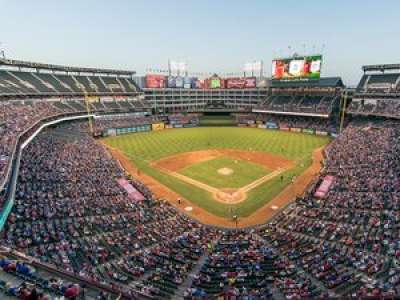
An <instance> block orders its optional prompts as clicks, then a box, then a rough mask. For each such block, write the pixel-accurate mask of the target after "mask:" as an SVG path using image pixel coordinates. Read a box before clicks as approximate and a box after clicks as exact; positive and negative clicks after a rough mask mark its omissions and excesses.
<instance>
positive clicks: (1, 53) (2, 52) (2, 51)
mask: <svg viewBox="0 0 400 300" xmlns="http://www.w3.org/2000/svg"><path fill="white" fill-rule="evenodd" d="M2 45H3V43H2V42H0V57H1V58H2V59H6V54H5V52H4V49H3V48H2Z"/></svg>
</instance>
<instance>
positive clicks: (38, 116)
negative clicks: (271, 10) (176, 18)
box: [0, 1, 400, 300]
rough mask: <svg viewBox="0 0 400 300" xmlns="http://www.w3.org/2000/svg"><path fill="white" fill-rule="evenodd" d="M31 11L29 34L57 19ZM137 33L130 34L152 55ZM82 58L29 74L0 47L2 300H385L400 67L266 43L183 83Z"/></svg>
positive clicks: (396, 182)
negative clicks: (226, 66)
mask: <svg viewBox="0 0 400 300" xmlns="http://www.w3.org/2000/svg"><path fill="white" fill-rule="evenodd" d="M73 2H74V1H73ZM100 2H101V1H100ZM156 2H157V1H156ZM283 2H285V1H283ZM121 3H122V2H121ZM35 5H39V6H40V7H41V11H40V15H42V16H44V19H43V20H42V21H43V22H47V21H46V20H47V17H48V14H50V12H51V11H55V10H56V8H55V7H50V4H48V6H47V7H46V9H45V7H44V6H42V4H35ZM62 5H63V6H64V5H66V6H65V7H64V8H66V7H70V5H71V4H65V3H63V4H62ZM102 5H103V3H102V4H101V6H102ZM121 5H122V7H124V8H125V10H126V12H123V11H122V10H121V11H120V14H121V15H120V16H121V17H122V16H123V15H126V14H128V8H132V7H131V5H133V4H131V3H130V4H128V3H124V4H121ZM146 5H150V4H146ZM159 5H161V6H163V5H165V4H163V3H159ZM171 5H172V4H171ZM218 5H219V4H218ZM232 5H233V6H234V4H232ZM260 5H261V4H260ZM262 5H264V4H262ZM271 5H272V4H271ZM279 5H281V4H279ZM282 5H283V4H282ZM305 5H306V6H308V5H309V4H305ZM323 5H327V4H321V7H317V8H316V7H314V8H315V9H322V6H323ZM5 7H8V9H9V12H10V14H12V13H13V11H16V10H17V8H18V11H20V7H19V6H18V4H10V3H9V4H5ZM32 7H36V6H32ZM104 7H106V5H104ZM122 7H121V8H120V9H122ZM146 7H147V6H146ZM102 8H103V6H102ZM225 8H226V6H225V5H224V9H223V10H221V14H220V17H221V18H222V17H223V15H224V16H225V17H224V18H228V19H225V20H226V21H230V22H233V20H231V17H229V16H228V17H227V16H226V15H225V14H224V13H223V12H224V11H225ZM32 9H34V8H32ZM93 9H94V10H96V11H97V10H98V9H100V8H97V7H96V8H93ZM135 9H136V11H135V13H136V14H138V15H140V14H145V12H147V9H144V8H143V6H142V4H139V3H138V4H137V6H135ZM185 9H187V8H185ZM299 9H300V8H299ZM32 11H33V10H32ZM35 11H36V10H35ZM46 11H47V13H48V14H47V13H45V12H46ZM85 11H86V10H82V12H79V13H82V14H83V13H85ZM160 11H161V10H160ZM246 11H247V8H246ZM64 13H65V14H66V15H68V13H69V12H68V11H65V12H64ZM75 13H77V12H75V10H74V13H73V14H75ZM97 13H98V15H96V16H98V17H99V18H100V17H101V16H103V15H102V14H100V13H99V12H98V11H97ZM103 13H104V11H103ZM107 13H108V14H110V15H113V16H114V17H115V18H117V16H119V15H118V14H117V12H116V11H111V10H110V11H109V12H107ZM198 13H199V14H201V13H202V10H199V12H198ZM208 13H209V11H207V14H208ZM253 13H256V12H255V11H254V12H253ZM73 14H72V13H71V14H70V15H69V16H70V17H71V18H75V17H73ZM93 15H95V12H93ZM0 16H1V13H0ZM346 16H347V15H346ZM346 16H344V18H347V17H346ZM191 17H192V18H193V20H194V21H193V22H196V21H195V20H196V18H195V14H193V15H191ZM350 17H352V14H350V15H349V20H350V19H351V18H350ZM29 18H30V17H29ZM60 18H61V19H62V18H63V16H62V15H61V16H60ZM160 18H162V15H160ZM232 18H233V17H232ZM388 18H389V17H388ZM328 19H329V18H328ZM4 20H5V21H4V22H5V23H7V22H8V21H7V20H8V19H7V17H6V16H4ZM10 20H11V19H10ZM51 20H52V21H51V22H54V19H51ZM346 20H347V19H346ZM388 20H391V19H390V18H389V19H388ZM388 20H386V21H387V22H389V21H388ZM211 21H212V18H211V17H210V22H211ZM264 21H265V20H264V19H262V18H261V19H259V20H255V19H251V22H253V23H252V24H255V25H260V26H261V25H262V24H263V25H265V24H266V23H264ZM0 22H2V21H0ZM10 22H11V21H10ZM21 22H25V21H24V20H21ZM87 22H91V20H90V21H89V20H87ZM116 22H117V24H119V22H128V21H127V20H126V19H124V18H121V19H119V20H117V21H116ZM129 22H131V21H129ZM169 22H170V25H171V24H173V20H171V19H169ZM327 22H328V21H327ZM393 22H394V21H393ZM10 24H11V23H10ZM13 24H14V23H13ZM43 24H44V23H43ZM134 24H136V23H134ZM231 24H232V26H233V24H234V23H231ZM70 25H71V28H70V30H71V32H74V34H80V32H81V31H82V32H86V31H85V30H86V29H84V25H83V24H82V25H72V24H70ZM97 25H98V26H99V28H97V29H93V30H94V31H93V34H97V32H99V33H100V34H101V35H103V33H104V34H105V33H106V32H109V30H110V28H111V27H112V28H114V26H119V25H116V24H108V25H107V24H100V23H98V24H97ZM392 25H393V26H394V24H392ZM16 26H17V25H16ZM35 26H36V25H35ZM35 26H33V27H32V29H31V30H32V32H33V31H34V30H35V29H34V28H36V27H35ZM60 26H61V25H60ZM76 26H77V27H76ZM107 26H110V28H108V29H107V28H106V27H107ZM149 26H150V25H149ZM194 26H195V25H193V27H191V26H188V27H185V30H195V31H197V30H199V29H195V27H194ZM204 26H206V25H204ZM235 26H239V24H236V25H235ZM299 26H300V25H299ZM358 26H363V25H360V24H359V25H358ZM368 26H369V25H368ZM371 26H372V25H371ZM379 26H383V25H382V24H381V25H379ZM4 28H5V27H4ZM60 28H61V27H60ZM151 28H152V27H151V26H150V27H148V28H147V29H146V27H144V29H143V28H141V29H140V30H138V31H135V32H139V31H140V32H141V34H142V35H143V37H146V38H147V37H148V36H150V35H153V38H154V42H156V41H158V40H157V39H159V41H161V40H163V39H162V38H161V37H160V36H157V35H155V34H154V33H152V31H151ZM196 28H197V27H196ZM326 28H328V27H326ZM25 30H28V31H29V28H27V27H25ZM48 30H50V29H48ZM125 30H126V32H130V31H129V30H133V29H127V28H122V27H121V33H122V32H125ZM204 30H205V29H204ZM268 30H272V29H268ZM274 30H275V29H274ZM277 30H278V29H277ZM291 30H293V31H295V30H296V29H295V28H292V29H291ZM335 30H336V29H335ZM337 30H340V29H337ZM360 30H361V31H362V30H364V29H363V28H361V29H360ZM143 31H144V32H143ZM40 32H42V31H40ZM271 32H273V31H271ZM13 35H14V36H16V37H18V38H20V37H19V35H18V33H17V31H14V32H13ZM6 36H7V35H6ZM44 36H46V37H47V38H49V40H51V38H50V37H51V36H52V35H51V34H50V31H49V32H47V33H44ZM228 36H229V34H228ZM21 37H22V35H21ZM68 37H70V35H69V34H67V33H66V34H65V40H64V42H65V41H66V39H68ZM0 38H2V37H1V36H0ZM25 38H26V43H27V44H28V43H29V39H27V36H26V35H25ZM70 38H71V39H72V37H70ZM119 38H121V37H119V36H118V35H117V34H116V35H114V36H112V40H110V42H109V43H110V44H113V47H114V48H118V47H120V46H119V45H121V46H122V45H123V44H118V41H119ZM188 38H189V37H188ZM220 38H222V39H229V37H220ZM342 38H343V37H342ZM125 39H126V37H124V40H125ZM171 39H172V37H171ZM343 39H344V38H343ZM139 40H140V39H139V35H138V41H139ZM178 40H179V39H178ZM112 41H114V43H112ZM53 42H54V43H56V40H54V41H53ZM236 42H239V41H238V40H236ZM244 42H245V38H244ZM43 43H44V44H43V45H42V44H41V43H37V44H35V43H33V44H32V45H29V46H27V47H28V48H29V47H31V48H32V51H33V53H35V49H37V51H44V52H43V53H48V52H52V51H53V50H51V49H52V48H51V47H50V46H48V45H51V44H52V42H50V41H47V42H46V41H43ZM77 45H79V44H77ZM84 45H86V44H85V43H82V45H81V46H80V47H81V49H82V51H80V50H79V49H80V47H76V45H70V46H74V51H72V52H71V53H70V54H68V55H66V54H65V55H66V56H68V59H65V60H63V54H62V53H55V54H56V55H58V56H54V57H50V58H49V60H48V61H45V60H42V61H41V62H36V61H35V60H34V59H31V58H32V57H34V56H32V55H30V54H29V52H30V51H31V50H29V51H26V49H25V52H24V51H21V52H17V51H16V53H26V57H27V59H19V58H18V59H14V57H9V55H8V51H6V50H3V49H2V48H1V43H0V208H1V210H0V231H1V235H0V299H5V300H11V299H22V300H53V299H57V300H61V299H69V300H84V299H87V300H123V299H127V300H129V299H131V300H136V299H145V300H152V299H154V300H164V299H171V300H178V299H182V300H202V299H205V300H213V299H216V300H236V299H237V300H269V299H274V300H283V299H287V300H293V299H296V300H297V299H398V298H399V297H400V64H397V63H396V62H393V61H386V62H382V63H376V60H374V59H373V58H369V56H368V55H367V54H368V53H369V52H368V53H367V52H366V53H364V55H361V54H360V56H359V58H360V59H354V60H353V61H352V62H351V63H352V64H355V63H356V62H359V61H363V62H364V60H361V57H362V58H363V59H365V60H366V62H365V63H362V64H359V65H356V67H355V69H356V70H351V71H349V72H350V73H346V72H347V69H346V71H345V70H344V71H343V74H346V75H345V76H342V75H340V74H341V71H340V68H339V67H332V63H330V61H331V60H334V59H335V58H332V56H335V55H334V54H332V53H330V54H329V55H328V54H326V53H325V50H324V49H321V50H320V51H318V50H317V49H316V48H315V47H313V49H312V50H307V49H306V46H304V47H303V50H301V51H300V50H298V49H293V47H292V46H289V51H288V52H290V53H287V54H285V53H279V54H277V53H275V54H273V50H274V49H273V45H270V46H269V47H270V48H267V49H262V50H263V51H265V52H268V51H269V52H271V53H270V54H268V55H266V56H265V57H260V58H259V59H257V60H251V59H250V60H248V61H251V62H248V63H244V65H243V66H242V68H239V71H238V70H236V71H235V72H230V71H229V72H228V71H226V70H222V69H221V71H218V70H219V69H218V68H219V66H215V69H211V70H207V71H203V72H198V71H196V68H195V67H193V68H192V67H191V64H189V63H187V62H186V61H185V60H179V61H178V60H173V59H170V58H169V57H168V56H167V54H164V53H161V52H162V51H161V49H164V50H165V49H168V48H169V47H170V48H171V49H172V48H173V45H172V44H171V45H169V44H168V43H167V44H165V45H162V46H160V49H153V47H152V46H150V45H149V44H140V43H139V44H138V45H137V47H139V48H140V47H142V48H145V52H137V53H142V55H141V56H138V54H136V52H135V51H139V50H134V53H135V55H136V57H135V55H134V56H133V57H132V56H130V58H131V60H133V62H132V61H131V62H130V63H128V62H127V61H126V59H125V58H124V57H123V56H121V57H120V58H119V59H122V58H123V59H124V64H123V65H122V67H121V64H119V63H113V62H115V61H118V60H116V59H117V58H118V57H117V58H111V57H110V56H108V57H109V62H110V64H109V65H111V66H112V65H113V64H114V65H115V66H116V67H115V68H112V67H111V68H110V67H96V64H93V65H92V66H90V65H89V64H86V66H85V67H83V66H82V67H80V66H77V65H79V64H78V63H77V64H75V63H74V61H75V58H74V56H75V57H76V61H78V62H79V59H78V57H79V56H82V57H85V55H87V57H85V60H86V61H92V59H95V55H94V56H93V57H91V54H92V52H96V50H95V49H94V48H91V50H90V51H91V52H90V53H85V51H86V50H87V49H86V48H85V47H84ZM99 45H101V44H99ZM139 45H141V46H139ZM218 45H219V44H218V43H216V44H215V47H218ZM382 45H383V44H382ZM70 46H68V45H67V43H65V44H62V47H65V49H70V48H69V47H70ZM348 46H349V45H348ZM44 47H48V49H47V51H48V52H47V51H45V50H44ZM163 47H164V48H163ZM182 47H183V46H182ZM201 47H203V46H201ZM213 47H214V45H213V44H212V43H210V44H208V45H207V48H209V50H210V51H211V50H212V48H213ZM300 48H301V47H300ZM71 49H72V48H71ZM185 49H186V48H185ZM187 49H189V48H187ZM247 49H248V48H247ZM115 50H117V49H115ZM129 50H130V49H129ZM226 50H227V51H229V49H228V48H227V49H226ZM391 50H393V49H391ZM98 51H102V50H101V49H99V50H98ZM216 51H217V50H216ZM156 52H160V53H161V54H160V53H159V54H160V56H161V57H162V58H163V60H164V65H162V66H160V67H149V66H150V65H153V61H154V60H156V58H155V57H154V56H153V55H154V53H156ZM121 53H123V52H121ZM146 53H147V54H146ZM236 53H239V52H236V51H234V50H232V55H234V56H235V55H236ZM252 53H253V52H252ZM299 53H300V54H299ZM374 53H375V52H374ZM43 55H44V54H43ZM46 55H47V54H46ZM238 55H239V54H238ZM251 55H253V54H251ZM227 56H229V55H227ZM337 56H340V55H339V52H338V54H337ZM38 57H40V56H38ZM57 57H58V61H60V62H63V61H64V62H65V63H59V64H53V63H50V61H57V59H56V58H57ZM388 57H389V59H390V57H391V56H390V55H388ZM268 58H271V60H268ZM381 58H382V56H381ZM240 59H241V58H240V57H238V58H237V60H240ZM340 59H344V58H343V57H341V58H339V60H336V62H337V61H340ZM367 59H368V60H370V61H371V62H372V63H369V62H368V60H367ZM208 60H210V64H211V61H212V55H211V54H210V56H209V57H207V55H206V54H205V57H203V58H201V59H200V64H203V65H204V66H208V63H207V61H208ZM38 61H40V60H38ZM125 61H126V63H125ZM143 61H144V62H145V65H146V66H147V67H145V68H142V67H140V68H141V70H138V71H135V70H134V68H132V69H131V68H130V67H129V66H132V65H133V66H134V65H135V63H137V64H138V65H140V66H142V64H143ZM221 61H225V60H221ZM93 62H94V63H95V62H96V61H95V60H94V61H93ZM347 63H348V62H347ZM214 64H215V62H214V61H212V65H214ZM221 64H223V63H222V62H221ZM88 65H89V66H88ZM99 65H101V64H99ZM143 65H144V64H143ZM124 66H128V67H124ZM215 70H217V71H215ZM325 72H326V74H329V76H328V75H327V76H325ZM351 72H355V73H351ZM357 72H358V73H357ZM332 74H333V75H332ZM335 74H337V75H335ZM348 74H358V75H357V76H356V78H354V80H355V81H354V82H356V84H355V85H351V84H346V82H347V81H350V82H351V80H352V79H351V78H350V79H349V75H348ZM351 76H353V75H351ZM344 77H345V78H344ZM353 77H354V76H353Z"/></svg>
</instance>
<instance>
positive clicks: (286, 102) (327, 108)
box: [257, 94, 339, 115]
mask: <svg viewBox="0 0 400 300" xmlns="http://www.w3.org/2000/svg"><path fill="white" fill-rule="evenodd" d="M338 97H339V96H337V95H336V96H335V95H312V94H310V95H303V96H292V95H271V96H270V97H268V98H267V99H266V100H265V101H264V102H262V103H261V104H260V105H259V106H257V109H265V110H270V111H277V112H300V113H311V114H313V113H314V114H316V113H318V114H326V115H328V114H330V113H331V112H332V110H333V105H334V103H335V102H336V101H337V100H338Z"/></svg>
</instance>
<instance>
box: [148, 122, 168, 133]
mask: <svg viewBox="0 0 400 300" xmlns="http://www.w3.org/2000/svg"><path fill="white" fill-rule="evenodd" d="M164 128H165V125H164V123H155V124H151V129H152V130H153V131H158V130H163V129H164Z"/></svg>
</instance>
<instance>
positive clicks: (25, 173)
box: [4, 116, 400, 299]
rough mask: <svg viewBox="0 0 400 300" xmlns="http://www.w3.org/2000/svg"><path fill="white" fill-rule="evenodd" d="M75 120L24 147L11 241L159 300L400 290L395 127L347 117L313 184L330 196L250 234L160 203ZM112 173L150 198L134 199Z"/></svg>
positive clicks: (399, 168)
mask: <svg viewBox="0 0 400 300" xmlns="http://www.w3.org/2000/svg"><path fill="white" fill-rule="evenodd" d="M176 117H177V116H175V117H174V118H176ZM242 117H243V116H242ZM286 118H287V117H286ZM304 119H307V118H304ZM300 120H301V119H300ZM113 121H115V120H113ZM286 121H287V122H295V121H290V120H289V119H287V120H286ZM107 122H111V121H110V120H108V121H107ZM119 122H126V118H121V119H120V120H119ZM298 122H302V121H298ZM77 124H81V123H70V124H64V125H61V126H59V127H58V128H56V129H52V130H49V131H46V132H43V133H42V134H40V136H39V137H37V138H36V139H35V140H34V141H33V142H32V143H31V144H30V145H29V146H28V148H27V149H26V151H24V153H23V160H22V166H21V172H20V177H19V184H18V186H17V197H16V203H15V206H14V209H13V210H12V213H11V215H10V217H9V220H8V223H7V226H6V229H5V236H4V243H5V244H6V245H7V246H9V247H12V248H14V247H15V248H17V249H19V250H20V251H23V252H25V253H27V254H28V255H30V256H33V257H36V258H38V259H40V260H41V261H43V262H46V263H51V264H54V265H55V266H57V267H58V268H60V269H63V270H67V271H70V272H73V273H75V274H77V275H79V276H81V277H84V278H87V279H90V280H92V281H95V282H99V283H106V284H109V285H110V286H113V287H117V288H120V289H125V290H126V291H130V292H132V293H136V292H140V293H144V294H146V295H147V296H149V297H153V298H156V299H167V298H170V297H182V298H184V299H199V298H201V297H203V298H205V297H209V298H213V297H218V296H231V297H234V296H236V297H239V298H243V299H244V298H245V297H254V298H256V299H271V298H276V297H286V298H288V299H299V298H306V297H308V298H315V297H328V296H335V297H339V296H344V295H350V294H351V295H358V296H372V295H379V296H390V295H394V294H397V290H396V289H397V288H399V287H400V281H399V278H400V274H399V273H398V268H397V259H398V258H399V257H400V244H399V243H398V233H399V228H398V226H397V223H398V218H399V217H398V215H397V210H398V209H399V203H400V185H399V182H400V181H399V174H400V164H399V161H398V157H399V155H400V141H399V140H398V138H397V137H398V136H399V134H400V126H399V124H398V123H393V122H389V121H386V122H378V121H367V122H365V121H353V122H352V124H351V125H349V126H348V127H347V129H346V130H345V132H344V133H342V135H341V136H340V137H339V138H338V139H336V140H335V141H334V142H333V143H332V144H331V145H330V146H329V147H328V149H327V151H326V155H327V161H326V168H325V171H324V172H323V173H322V174H321V175H320V180H322V179H323V178H324V176H325V175H327V174H329V175H333V176H334V177H335V180H334V184H333V186H332V188H331V190H330V191H329V192H328V194H327V195H326V197H325V199H324V200H320V199H318V198H316V197H315V196H314V191H315V189H312V190H310V192H309V193H307V194H306V195H305V196H304V197H301V198H299V199H298V200H297V201H296V202H295V203H294V204H292V205H291V206H290V207H288V208H287V209H286V210H284V211H283V212H282V213H281V214H279V215H278V216H277V217H276V218H275V219H274V220H273V221H271V222H270V223H268V224H266V225H264V226H262V227H260V228H254V229H252V230H249V231H248V230H237V231H225V230H220V229H213V228H207V227H205V226H203V225H201V224H198V223H197V222H196V221H193V220H190V219H189V218H188V217H186V216H184V215H183V214H181V213H179V212H178V211H176V210H175V209H174V208H172V207H171V206H169V205H168V203H166V202H159V201H156V200H155V199H154V197H153V195H152V194H151V192H150V191H149V190H148V189H147V188H146V187H145V186H143V185H142V184H141V183H140V182H137V181H134V180H132V179H129V177H126V175H125V174H124V172H123V171H122V170H121V169H120V168H119V166H118V165H117V164H116V163H115V162H114V161H113V160H112V159H111V158H110V157H109V156H108V155H106V153H105V151H104V150H103V149H102V147H101V146H99V145H98V144H96V143H95V142H94V140H93V139H92V138H90V137H89V136H87V135H85V134H83V133H82V132H80V133H78V131H79V129H80V128H81V127H80V126H81V125H77ZM105 126H106V125H105ZM113 126H114V125H113ZM296 126H297V125H296ZM372 140H373V141H374V143H370V141H372ZM361 145H363V147H360V146H361ZM37 162H41V163H40V164H38V163H37ZM371 174H374V175H375V176H373V177H371ZM33 178H35V180H32V179H33ZM118 178H128V180H129V181H130V183H131V184H133V186H134V187H135V188H136V189H138V190H139V191H140V192H141V193H142V194H143V195H145V200H144V201H141V202H135V201H133V200H132V199H130V198H129V197H128V195H127V194H126V192H125V191H124V190H123V189H122V188H121V187H120V186H119V185H118V184H117V179H118ZM317 185H318V184H317ZM317 185H316V186H317ZM110 203H112V205H110Z"/></svg>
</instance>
